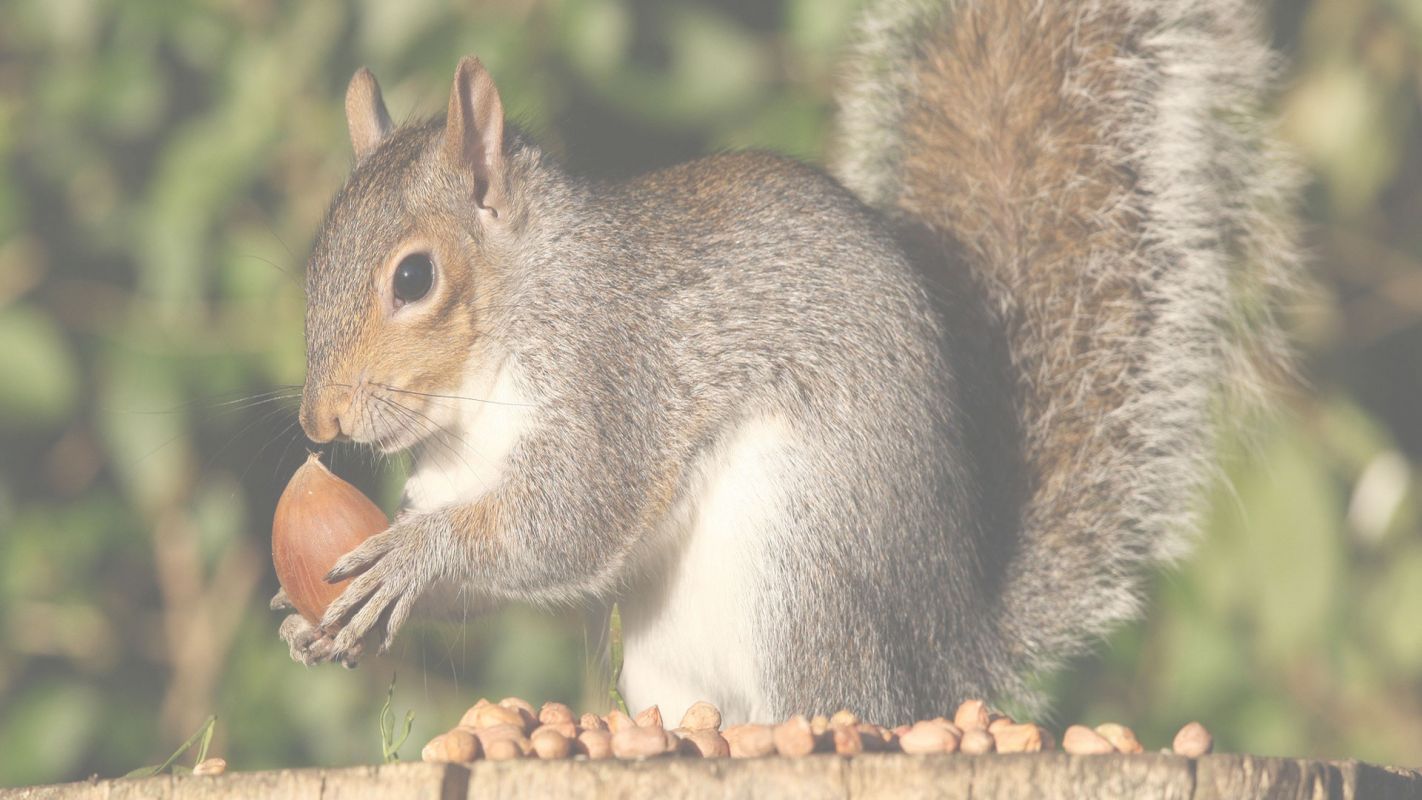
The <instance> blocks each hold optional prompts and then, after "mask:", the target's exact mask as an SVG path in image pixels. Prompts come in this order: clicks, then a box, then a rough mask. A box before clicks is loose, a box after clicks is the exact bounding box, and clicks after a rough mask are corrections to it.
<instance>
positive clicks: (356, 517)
mask: <svg viewBox="0 0 1422 800" xmlns="http://www.w3.org/2000/svg"><path fill="white" fill-rule="evenodd" d="M388 527H390V521H389V520H387V519H386V518H385V512H383V511H381V510H380V507H379V506H377V505H376V504H374V503H372V502H370V498H368V497H366V496H365V495H363V494H361V492H360V490H359V489H357V488H356V487H354V486H352V485H350V484H349V483H346V482H345V481H343V480H341V479H340V478H338V477H336V476H335V475H334V474H333V473H332V472H331V471H330V470H329V469H326V465H325V464H322V463H321V457H320V456H319V455H317V454H315V453H312V454H311V455H310V457H308V458H307V459H306V463H305V464H302V465H301V467H300V469H298V470H296V474H294V475H292V476H291V480H290V481H288V482H287V484H286V489H284V490H282V493H281V498H280V499H279V500H277V506H276V515H275V516H274V517H273V518H272V565H273V566H274V567H276V574H277V581H279V582H280V583H281V588H282V589H284V590H285V591H286V596H287V598H288V599H289V600H291V604H292V606H294V607H295V608H296V610H297V611H298V612H300V614H301V616H303V617H305V618H306V619H307V621H308V622H311V623H312V624H315V623H318V622H320V621H321V615H323V614H325V613H326V607H327V606H329V605H330V604H331V601H332V600H335V599H336V598H337V597H339V596H340V594H341V592H342V591H344V590H345V588H346V585H347V584H349V583H350V579H349V578H347V579H346V580H343V581H340V582H338V583H327V582H326V581H325V576H326V573H327V572H330V571H331V568H332V567H334V566H335V565H336V562H337V561H339V560H340V558H341V556H343V555H345V554H346V553H349V552H350V551H352V550H354V549H355V548H356V545H358V544H360V543H361V542H363V541H365V540H366V539H368V538H370V537H371V536H374V535H375V534H377V533H380V532H381V531H383V530H385V529H386V528H388Z"/></svg>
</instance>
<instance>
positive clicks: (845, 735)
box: [421, 697, 1213, 763]
mask: <svg viewBox="0 0 1422 800" xmlns="http://www.w3.org/2000/svg"><path fill="white" fill-rule="evenodd" d="M1055 747H1056V742H1055V741H1054V740H1053V738H1052V735H1051V734H1050V733H1048V732H1047V731H1046V729H1044V728H1042V727H1040V726H1038V725H1036V724H1033V723H1030V722H1024V723H1019V722H1016V721H1014V720H1013V719H1011V718H1010V717H1007V716H1006V715H1003V714H998V713H995V712H993V711H991V710H989V708H988V707H987V704H986V703H984V702H983V701H981V700H969V701H967V702H965V703H963V704H962V705H961V706H959V707H958V710H957V712H956V713H955V714H954V715H953V719H952V720H949V719H947V718H945V717H938V718H936V719H928V720H920V721H918V722H915V723H913V724H912V725H900V726H898V727H896V728H885V727H883V726H880V725H875V724H872V723H868V722H863V721H861V720H860V719H859V718H858V717H856V716H855V715H854V714H853V713H852V712H850V711H839V712H837V713H835V714H833V715H832V716H829V717H825V716H822V715H821V716H815V717H813V718H810V719H806V718H805V717H804V716H802V715H799V714H797V715H795V716H793V717H791V718H790V719H788V720H786V721H784V722H782V723H780V724H778V725H760V724H746V725H732V726H730V727H728V728H726V729H725V730H721V712H720V711H719V710H717V708H716V707H715V706H713V705H711V704H710V703H707V702H699V703H696V704H694V705H692V706H691V708H689V709H687V711H686V714H685V715H684V716H683V717H682V718H681V724H679V725H677V726H676V727H675V728H672V729H671V730H667V729H666V727H665V726H664V725H663V723H662V712H661V710H660V709H659V708H657V707H656V706H652V707H651V708H648V709H646V710H645V711H643V712H641V713H640V714H638V715H637V716H636V717H635V718H633V717H629V716H627V715H626V714H624V713H622V712H621V711H617V710H613V711H610V712H608V713H607V714H606V715H604V716H599V715H597V714H583V715H582V716H581V717H575V716H574V715H573V711H572V709H570V708H569V707H568V706H566V705H563V704H562V703H544V704H543V707H542V708H541V709H539V710H538V711H536V712H535V711H534V709H533V706H532V705H530V704H529V703H528V702H526V701H524V700H521V699H519V698H517V697H510V698H506V699H504V700H500V701H499V702H497V703H491V702H489V701H488V700H480V701H479V702H478V703H475V704H474V706H473V707H472V708H470V709H469V710H468V711H466V712H465V713H464V716H463V717H462V718H461V719H460V720H459V725H458V726H456V727H455V728H453V729H452V730H450V731H448V732H446V733H442V734H440V735H438V736H436V737H435V738H433V739H431V740H430V742H429V744H427V745H425V748H424V750H423V751H422V752H421V757H422V758H423V759H424V760H425V761H430V762H443V763H467V762H471V761H477V760H479V759H481V758H482V759H488V760H490V761H505V760H509V759H517V758H541V759H565V758H572V757H576V756H582V757H584V758H589V759H603V758H652V757H657V756H668V755H681V756H691V757H696V758H759V757H762V756H773V755H780V756H785V757H788V758H799V757H802V756H807V755H809V754H811V753H838V754H839V755H843V756H852V755H858V754H860V753H872V752H903V753H914V754H929V753H959V752H961V753H967V754H969V755H983V754H987V753H994V752H996V753H1036V752H1041V751H1044V750H1052V749H1054V748H1055ZM1212 747H1213V740H1212V738H1211V736H1210V733H1209V731H1207V730H1205V727H1204V726H1203V725H1201V724H1200V723H1198V722H1192V723H1190V724H1189V725H1186V726H1185V727H1184V728H1181V729H1180V732H1179V733H1178V734H1176V735H1175V741H1174V744H1173V746H1172V748H1171V751H1173V752H1174V753H1176V754H1179V755H1183V756H1187V757H1190V758H1196V757H1199V756H1202V755H1205V754H1206V753H1208V752H1210V750H1211V748H1212ZM1062 749H1063V750H1065V751H1066V752H1068V753H1073V754H1079V755H1093V754H1105V753H1140V752H1143V751H1144V749H1145V748H1143V747H1142V746H1141V743H1140V742H1139V741H1138V740H1137V739H1136V735H1135V734H1134V733H1132V732H1131V729H1130V728H1127V727H1126V726H1124V725H1117V724H1115V723H1106V724H1104V725H1098V726H1096V727H1095V728H1094V729H1093V728H1088V727H1085V726H1083V725H1073V726H1071V727H1070V728H1067V730H1066V733H1065V734H1064V735H1063V736H1062Z"/></svg>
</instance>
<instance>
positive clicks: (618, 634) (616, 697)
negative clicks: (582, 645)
mask: <svg viewBox="0 0 1422 800" xmlns="http://www.w3.org/2000/svg"><path fill="white" fill-rule="evenodd" d="M608 629H609V631H610V637H609V638H611V640H612V684H611V685H610V686H608V687H607V694H608V697H610V698H611V699H612V705H613V707H614V708H617V709H620V710H621V711H622V713H624V714H631V713H632V712H630V711H628V710H627V701H626V700H623V699H622V692H621V691H620V690H618V688H617V684H618V682H619V681H621V679H622V609H621V608H619V607H618V606H617V604H616V603H613V604H612V619H611V620H610V621H609V622H608Z"/></svg>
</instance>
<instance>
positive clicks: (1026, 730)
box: [990, 722, 1046, 753]
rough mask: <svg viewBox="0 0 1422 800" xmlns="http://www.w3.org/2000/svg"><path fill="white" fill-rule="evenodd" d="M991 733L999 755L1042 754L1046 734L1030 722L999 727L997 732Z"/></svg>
mask: <svg viewBox="0 0 1422 800" xmlns="http://www.w3.org/2000/svg"><path fill="white" fill-rule="evenodd" d="M990 733H992V739H993V742H994V743H995V744H996V745H997V752H999V753H1040V752H1042V743H1043V735H1044V734H1045V733H1046V732H1045V731H1043V730H1042V729H1041V728H1039V727H1037V726H1036V725H1033V724H1032V723H1030V722H1024V723H1022V724H1016V723H1008V724H1006V725H998V726H997V730H995V731H990Z"/></svg>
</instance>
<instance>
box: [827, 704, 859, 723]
mask: <svg viewBox="0 0 1422 800" xmlns="http://www.w3.org/2000/svg"><path fill="white" fill-rule="evenodd" d="M829 724H830V726H831V727H833V726H835V725H849V726H853V725H858V724H859V717H858V716H856V715H855V713H854V712H853V711H850V710H849V709H847V708H841V709H840V710H838V711H836V712H834V713H833V714H831V715H830V718H829Z"/></svg>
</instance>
